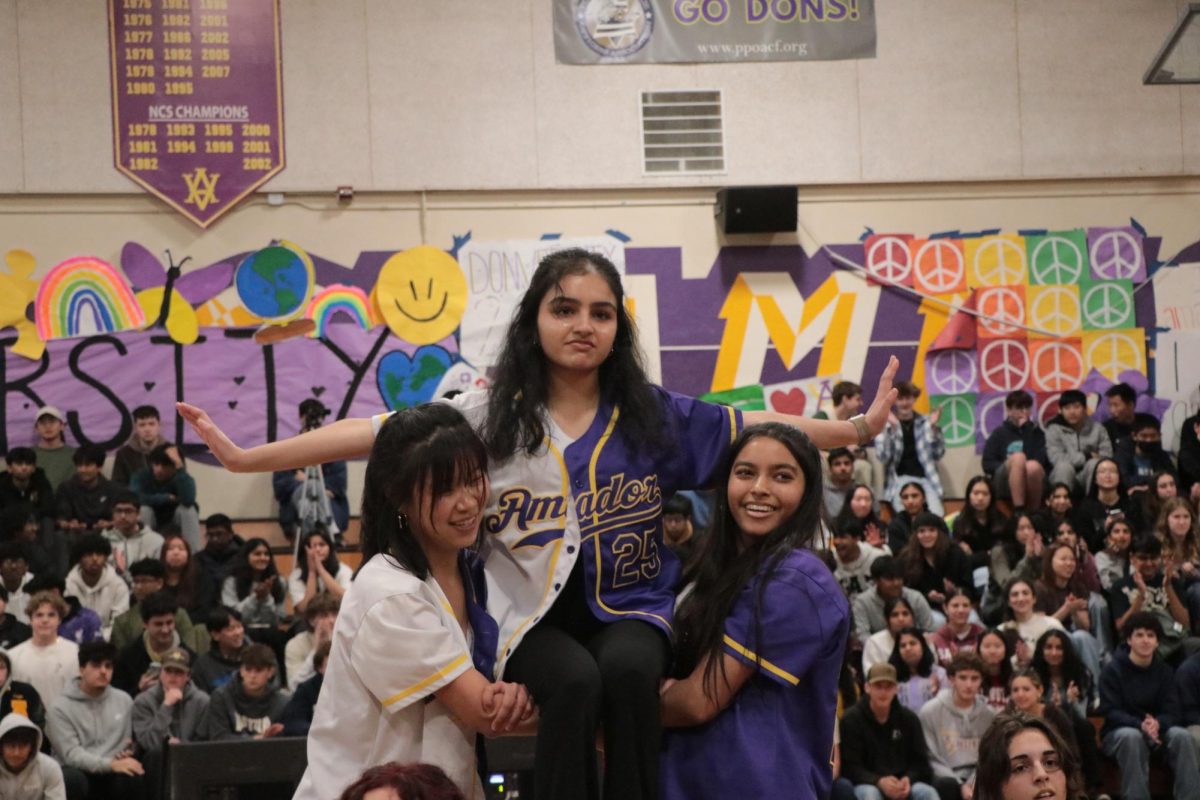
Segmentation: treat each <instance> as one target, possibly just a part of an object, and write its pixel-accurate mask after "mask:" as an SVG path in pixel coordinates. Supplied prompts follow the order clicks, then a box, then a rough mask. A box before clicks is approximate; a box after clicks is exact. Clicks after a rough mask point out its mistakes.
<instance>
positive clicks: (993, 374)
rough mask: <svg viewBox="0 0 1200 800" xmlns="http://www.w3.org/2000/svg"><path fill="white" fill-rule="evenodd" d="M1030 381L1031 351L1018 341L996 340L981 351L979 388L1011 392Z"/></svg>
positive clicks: (989, 390)
mask: <svg viewBox="0 0 1200 800" xmlns="http://www.w3.org/2000/svg"><path fill="white" fill-rule="evenodd" d="M1028 381H1029V350H1028V349H1027V348H1026V346H1025V342H1024V341H1022V340H1018V339H994V340H992V341H990V342H988V343H987V344H985V345H983V346H982V347H981V348H980V349H979V388H980V390H981V391H987V392H1011V391H1014V390H1016V389H1020V388H1023V387H1024V386H1025V384H1026V383H1027V382H1028Z"/></svg>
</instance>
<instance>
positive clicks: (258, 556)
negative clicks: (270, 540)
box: [246, 544, 271, 573]
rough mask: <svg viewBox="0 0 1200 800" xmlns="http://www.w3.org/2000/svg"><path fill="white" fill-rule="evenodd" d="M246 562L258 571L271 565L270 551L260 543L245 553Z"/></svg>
mask: <svg viewBox="0 0 1200 800" xmlns="http://www.w3.org/2000/svg"><path fill="white" fill-rule="evenodd" d="M246 562H247V563H248V564H249V565H250V569H252V570H254V572H255V573H260V572H262V571H263V570H265V569H266V568H267V567H269V566H270V565H271V551H270V549H269V548H268V547H267V546H266V545H265V544H260V545H259V546H258V547H255V548H254V549H253V550H251V551H250V552H249V553H247V554H246Z"/></svg>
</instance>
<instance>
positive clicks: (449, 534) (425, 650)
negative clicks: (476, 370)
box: [296, 404, 534, 800]
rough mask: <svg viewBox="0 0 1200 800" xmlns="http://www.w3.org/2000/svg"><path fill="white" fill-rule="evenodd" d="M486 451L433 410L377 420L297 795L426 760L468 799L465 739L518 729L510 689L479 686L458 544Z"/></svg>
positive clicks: (463, 545) (518, 701) (474, 571)
mask: <svg viewBox="0 0 1200 800" xmlns="http://www.w3.org/2000/svg"><path fill="white" fill-rule="evenodd" d="M487 494H488V481H487V453H486V451H485V449H484V446H483V443H482V442H481V441H480V440H479V438H478V437H477V436H476V435H475V432H474V431H473V430H471V426H470V425H468V424H467V421H466V420H465V419H463V417H462V415H461V414H459V413H458V412H457V411H455V410H454V409H453V408H451V407H449V406H447V405H439V404H431V405H425V406H419V407H417V408H411V409H407V410H405V411H402V412H400V413H398V414H397V415H396V416H395V417H393V418H392V419H390V420H388V421H387V422H386V423H384V425H383V426H382V427H381V428H380V431H379V436H378V439H377V440H376V443H375V447H374V448H373V449H372V451H371V458H370V460H369V461H368V462H367V473H366V479H365V486H364V488H363V516H362V534H361V542H362V548H363V563H362V566H360V567H359V569H358V573H357V575H356V576H355V580H354V582H353V583H352V584H351V587H350V589H349V590H348V591H347V592H346V595H345V597H344V598H343V599H342V605H341V610H340V611H339V613H338V620H337V625H336V626H335V627H334V631H333V642H332V647H331V649H330V652H329V659H328V662H327V664H326V669H325V678H324V681H325V682H324V684H323V686H322V690H321V697H320V699H319V700H318V701H317V706H316V710H315V712H314V715H313V722H312V727H311V728H310V729H309V733H308V768H307V770H306V771H305V773H304V778H303V779H302V780H301V782H300V787H299V789H297V791H296V798H298V799H299V800H318V799H319V800H326V798H330V797H337V796H338V795H339V794H341V793H342V791H343V790H344V789H345V788H346V787H347V786H349V785H351V784H352V783H354V781H355V779H356V778H358V776H359V775H360V774H361V773H362V772H363V770H364V769H366V768H368V767H372V766H375V765H378V764H383V763H387V762H400V763H406V764H407V763H415V762H422V763H425V764H432V765H434V766H436V767H440V768H441V769H442V770H444V771H445V773H446V775H448V776H449V777H450V779H451V780H452V781H453V782H454V783H455V785H457V787H458V788H459V790H460V791H462V792H463V794H465V795H466V796H468V797H481V796H482V794H483V787H482V786H481V785H480V781H479V776H478V773H477V770H476V758H475V754H476V750H475V735H476V733H477V732H479V733H485V734H487V735H492V736H494V735H500V734H503V733H511V732H517V733H521V732H525V733H527V732H530V731H529V728H530V727H531V725H532V723H533V720H534V708H533V705H532V703H531V702H530V698H529V695H528V693H527V692H526V690H525V689H524V687H522V686H520V685H518V684H513V683H504V682H499V681H497V682H493V680H492V677H491V672H492V666H493V662H494V654H495V643H496V635H497V627H496V623H495V621H494V620H493V619H491V618H490V617H489V616H488V615H487V613H486V612H485V611H484V604H485V600H486V588H485V586H484V582H483V579H482V573H481V571H480V570H479V568H478V562H477V561H476V559H475V558H474V555H473V554H472V552H471V549H472V548H474V547H476V546H477V545H478V542H479V534H480V530H481V524H482V522H483V509H484V507H485V505H486V502H487Z"/></svg>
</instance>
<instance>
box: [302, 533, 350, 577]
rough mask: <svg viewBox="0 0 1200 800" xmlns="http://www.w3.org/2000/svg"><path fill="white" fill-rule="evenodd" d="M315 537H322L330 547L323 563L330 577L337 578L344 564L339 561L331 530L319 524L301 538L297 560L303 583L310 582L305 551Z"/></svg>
mask: <svg viewBox="0 0 1200 800" xmlns="http://www.w3.org/2000/svg"><path fill="white" fill-rule="evenodd" d="M314 536H319V537H321V539H323V540H324V541H325V544H326V545H327V546H328V547H329V552H328V553H327V554H326V556H325V561H324V562H323V563H324V565H325V571H326V572H328V573H329V575H330V577H333V578H336V577H337V574H338V570H339V569H341V568H342V562H340V561H338V557H337V548H336V547H334V546H333V537H332V536H330V535H329V530H328V529H327V528H326V527H325V526H324V525H322V524H321V523H319V522H318V523H317V524H316V526H315V527H314V528H313V529H312V530H311V531H309V532H308V533H306V534H304V535H303V536H301V537H300V549H299V550H298V551H297V552H296V556H297V558H296V560H297V561H299V562H300V581H301V582H302V583H304V582H307V581H308V557H307V553H306V552H305V549H306V548H307V547H308V540H309V539H311V538H313V537H314Z"/></svg>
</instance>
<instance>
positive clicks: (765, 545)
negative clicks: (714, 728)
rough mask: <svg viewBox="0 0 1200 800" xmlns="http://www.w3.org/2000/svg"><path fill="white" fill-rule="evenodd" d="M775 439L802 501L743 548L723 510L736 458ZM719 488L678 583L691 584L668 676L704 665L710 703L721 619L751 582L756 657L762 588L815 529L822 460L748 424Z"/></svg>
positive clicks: (718, 666)
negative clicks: (706, 528) (796, 473)
mask: <svg viewBox="0 0 1200 800" xmlns="http://www.w3.org/2000/svg"><path fill="white" fill-rule="evenodd" d="M760 438H767V439H774V440H775V441H777V442H779V443H780V444H782V445H783V446H784V447H786V448H787V450H788V452H790V453H791V454H792V457H793V458H795V459H796V464H797V465H799V467H800V472H801V473H802V474H803V475H804V496H803V497H802V498H801V499H800V505H799V506H798V507H797V508H796V512H795V513H794V514H792V516H791V517H789V518H788V519H786V520H784V521H783V524H781V525H780V526H779V527H778V528H776V529H775V530H773V531H771V532H770V533H768V534H767V535H766V536H763V537H761V538H756V539H755V541H754V542H752V543H751V544H750V545H749V546H748V547H743V545H742V535H741V530H740V529H739V528H738V526H737V523H736V522H735V521H734V519H733V514H732V512H731V511H730V508H729V496H728V491H727V486H728V483H729V477H730V475H731V474H732V472H733V467H734V465H735V464H736V463H737V460H738V456H739V455H740V454H741V452H742V450H744V449H745V447H746V445H748V444H749V443H750V442H752V441H754V440H755V439H760ZM721 474H722V475H723V476H724V479H723V481H722V485H721V489H720V490H719V491H718V493H717V512H716V515H715V518H714V521H713V529H712V531H711V532H710V533H709V534H708V535H707V536H705V537H704V540H703V545H702V546H701V547H702V549H701V551H700V553H699V554H698V555H697V557H696V558H695V559H694V560H693V561H692V567H691V569H690V570H689V572H688V573H687V574H686V575H685V576H684V582H685V583H687V582H690V581H693V580H694V581H695V587H694V588H693V590H692V592H691V594H689V595H688V596H687V598H686V599H684V601H683V602H682V603H681V604H680V606H679V611H678V613H677V614H676V617H675V619H676V631H677V635H678V641H677V650H676V652H677V661H676V669H675V674H677V675H688V674H691V672H692V670H694V669H695V668H696V666H697V665H698V664H699V663H700V662H701V661H703V660H704V659H705V657H707V658H708V662H707V665H706V667H705V670H704V683H703V685H704V693H705V694H706V695H707V696H708V697H709V698H710V699H713V698H715V697H716V696H717V691H718V683H717V681H718V679H719V680H722V681H724V680H726V678H725V669H724V659H723V657H722V656H723V653H724V640H723V637H724V632H725V619H726V618H727V617H728V616H729V612H730V611H731V610H732V608H733V604H734V603H735V602H736V601H737V599H738V596H739V595H740V594H741V593H742V590H743V589H744V588H745V587H746V586H747V585H748V584H750V583H751V581H752V580H754V578H755V576H756V575H759V574H761V575H762V577H761V579H760V580H758V582H757V587H756V591H755V596H754V610H753V629H754V634H753V635H754V642H753V643H752V644H749V645H748V646H749V647H750V648H751V649H752V650H753V651H754V652H755V653H761V652H762V648H761V646H760V643H761V641H762V623H761V620H762V603H763V595H764V593H765V591H766V587H767V585H768V584H769V583H770V582H771V578H772V577H773V576H774V573H775V571H776V570H777V569H778V568H779V564H780V562H782V561H783V559H784V558H785V557H786V556H787V555H788V554H789V553H791V552H792V551H793V550H796V549H798V548H803V547H808V546H809V544H810V543H811V542H812V540H813V537H814V536H815V535H816V534H817V531H818V529H819V527H820V524H821V506H822V498H823V494H822V489H821V481H822V477H821V458H820V454H819V453H818V452H817V448H816V447H814V446H813V443H812V442H811V441H809V439H808V437H807V436H805V435H804V434H803V433H801V432H800V431H799V430H797V429H795V428H792V427H790V426H788V425H783V424H781V423H778V422H767V423H763V424H760V425H751V426H750V427H748V428H746V429H745V430H743V431H742V433H741V435H740V436H738V438H737V440H736V441H734V443H733V445H732V446H731V447H730V449H729V455H728V456H727V458H726V461H725V468H724V471H723V472H722V473H721Z"/></svg>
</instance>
